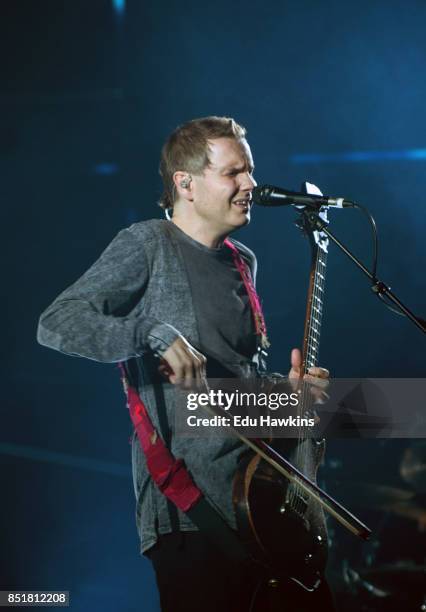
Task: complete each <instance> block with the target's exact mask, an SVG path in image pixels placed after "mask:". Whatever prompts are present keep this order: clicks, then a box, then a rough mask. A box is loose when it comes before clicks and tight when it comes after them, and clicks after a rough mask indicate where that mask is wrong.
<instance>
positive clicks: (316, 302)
mask: <svg viewBox="0 0 426 612" xmlns="http://www.w3.org/2000/svg"><path fill="white" fill-rule="evenodd" d="M325 270H326V253H325V252H324V251H323V250H322V249H320V248H318V250H317V254H316V261H315V269H314V282H313V291H312V296H311V304H310V309H309V324H308V336H307V342H306V345H307V350H306V359H305V367H306V370H307V369H308V368H309V367H312V366H316V365H318V353H319V336H320V328H321V320H322V313H323V300H322V297H320V296H321V295H323V294H324V287H325ZM301 396H302V397H301V407H302V408H303V406H305V405H307V401H306V396H307V390H306V389H305V386H302V394H301ZM308 399H309V401H311V398H310V395H309V396H308ZM300 416H301V418H303V417H304V415H303V414H302V413H300ZM299 432H300V433H299V435H298V448H297V450H296V456H297V462H298V465H299V467H300V466H302V465H306V460H307V457H308V448H307V445H306V444H304V442H305V440H306V439H307V438H308V437H310V436H308V435H307V433H306V432H307V428H305V427H303V426H300V428H299ZM302 459H303V461H302ZM293 490H294V493H293V496H292V498H293V500H294V498H295V499H296V504H295V507H296V509H299V510H300V511H301V514H302V513H303V512H302V510H303V505H304V503H303V501H302V495H300V494H299V492H300V491H302V489H301V487H300V485H295V486H294V487H293Z"/></svg>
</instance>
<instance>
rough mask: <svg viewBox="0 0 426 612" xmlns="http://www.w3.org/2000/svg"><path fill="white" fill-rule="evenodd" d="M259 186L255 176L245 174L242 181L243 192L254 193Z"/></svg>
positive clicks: (248, 173)
mask: <svg viewBox="0 0 426 612" xmlns="http://www.w3.org/2000/svg"><path fill="white" fill-rule="evenodd" d="M256 186H257V183H256V181H255V180H254V177H253V175H252V174H251V173H250V172H245V173H244V175H243V178H242V180H241V191H252V190H253V189H254V188H255V187H256Z"/></svg>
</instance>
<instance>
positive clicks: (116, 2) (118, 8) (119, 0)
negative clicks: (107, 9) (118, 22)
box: [112, 0, 126, 16]
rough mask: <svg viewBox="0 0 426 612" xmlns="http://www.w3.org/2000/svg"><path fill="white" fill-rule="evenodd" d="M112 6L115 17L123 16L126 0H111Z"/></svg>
mask: <svg viewBox="0 0 426 612" xmlns="http://www.w3.org/2000/svg"><path fill="white" fill-rule="evenodd" d="M112 6H113V8H114V11H115V12H116V13H117V15H120V16H121V15H123V14H124V11H125V10H126V0H112Z"/></svg>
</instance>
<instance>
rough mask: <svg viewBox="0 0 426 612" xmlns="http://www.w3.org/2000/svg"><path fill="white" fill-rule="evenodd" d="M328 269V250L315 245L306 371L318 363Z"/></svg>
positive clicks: (304, 348)
mask: <svg viewBox="0 0 426 612" xmlns="http://www.w3.org/2000/svg"><path fill="white" fill-rule="evenodd" d="M326 269H327V250H326V249H323V248H321V246H315V248H314V249H313V258H312V266H311V273H310V282H309V289H308V299H307V307H306V319H305V333H304V338H303V340H304V341H303V366H304V369H305V371H306V370H307V369H308V368H311V367H313V366H317V365H318V359H319V347H320V337H321V323H322V315H323V304H324V289H325V275H326Z"/></svg>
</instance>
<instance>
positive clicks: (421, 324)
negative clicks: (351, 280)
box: [301, 204, 426, 333]
mask: <svg viewBox="0 0 426 612" xmlns="http://www.w3.org/2000/svg"><path fill="white" fill-rule="evenodd" d="M309 207H312V208H315V210H314V211H313V210H310V211H306V210H303V211H301V213H302V214H303V215H304V217H305V219H306V220H307V221H308V224H309V225H310V227H311V228H312V229H313V230H316V231H319V232H324V234H326V236H328V238H330V240H332V241H333V242H334V244H335V245H337V246H338V247H339V249H340V250H341V251H343V253H344V254H345V255H346V256H347V257H349V259H350V260H351V261H352V262H353V263H354V264H355V265H356V266H357V267H358V268H359V269H360V270H361V271H362V272H363V273H364V274H365V276H367V277H368V278H369V279H370V281H371V283H372V285H371V289H372V291H374V293H376V294H377V295H384V296H386V297H387V298H389V300H390V301H391V302H392V303H393V304H395V306H396V307H397V308H398V309H399V310H400V311H401V312H402V313H403V314H405V316H407V317H408V318H409V319H410V320H411V321H412V322H413V323H414V325H415V326H416V327H418V328H419V329H420V331H422V332H423V333H426V321H424V320H423V319H420V318H418V317H416V315H415V314H414V313H413V312H411V310H410V309H409V308H407V306H405V305H404V304H403V303H402V302H401V300H399V299H398V298H397V297H396V295H395V294H394V293H393V292H392V291H391V290H390V287H388V286H387V285H386V284H385V283H384V282H383V281H381V280H380V279H378V278H377V277H375V276H374V275H373V274H371V272H370V271H369V270H368V269H367V268H366V267H365V266H364V264H363V263H362V262H361V261H360V260H359V259H357V257H355V255H354V254H353V253H351V251H350V250H349V249H348V248H347V247H346V246H345V245H344V244H343V243H342V242H340V240H339V239H338V238H337V237H336V236H335V235H334V234H333V233H332V232H330V230H329V229H328V228H327V221H324V220H323V219H321V217H320V216H319V214H318V213H319V211H320V208H328V207H325V206H315V205H314V204H312V205H309Z"/></svg>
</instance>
